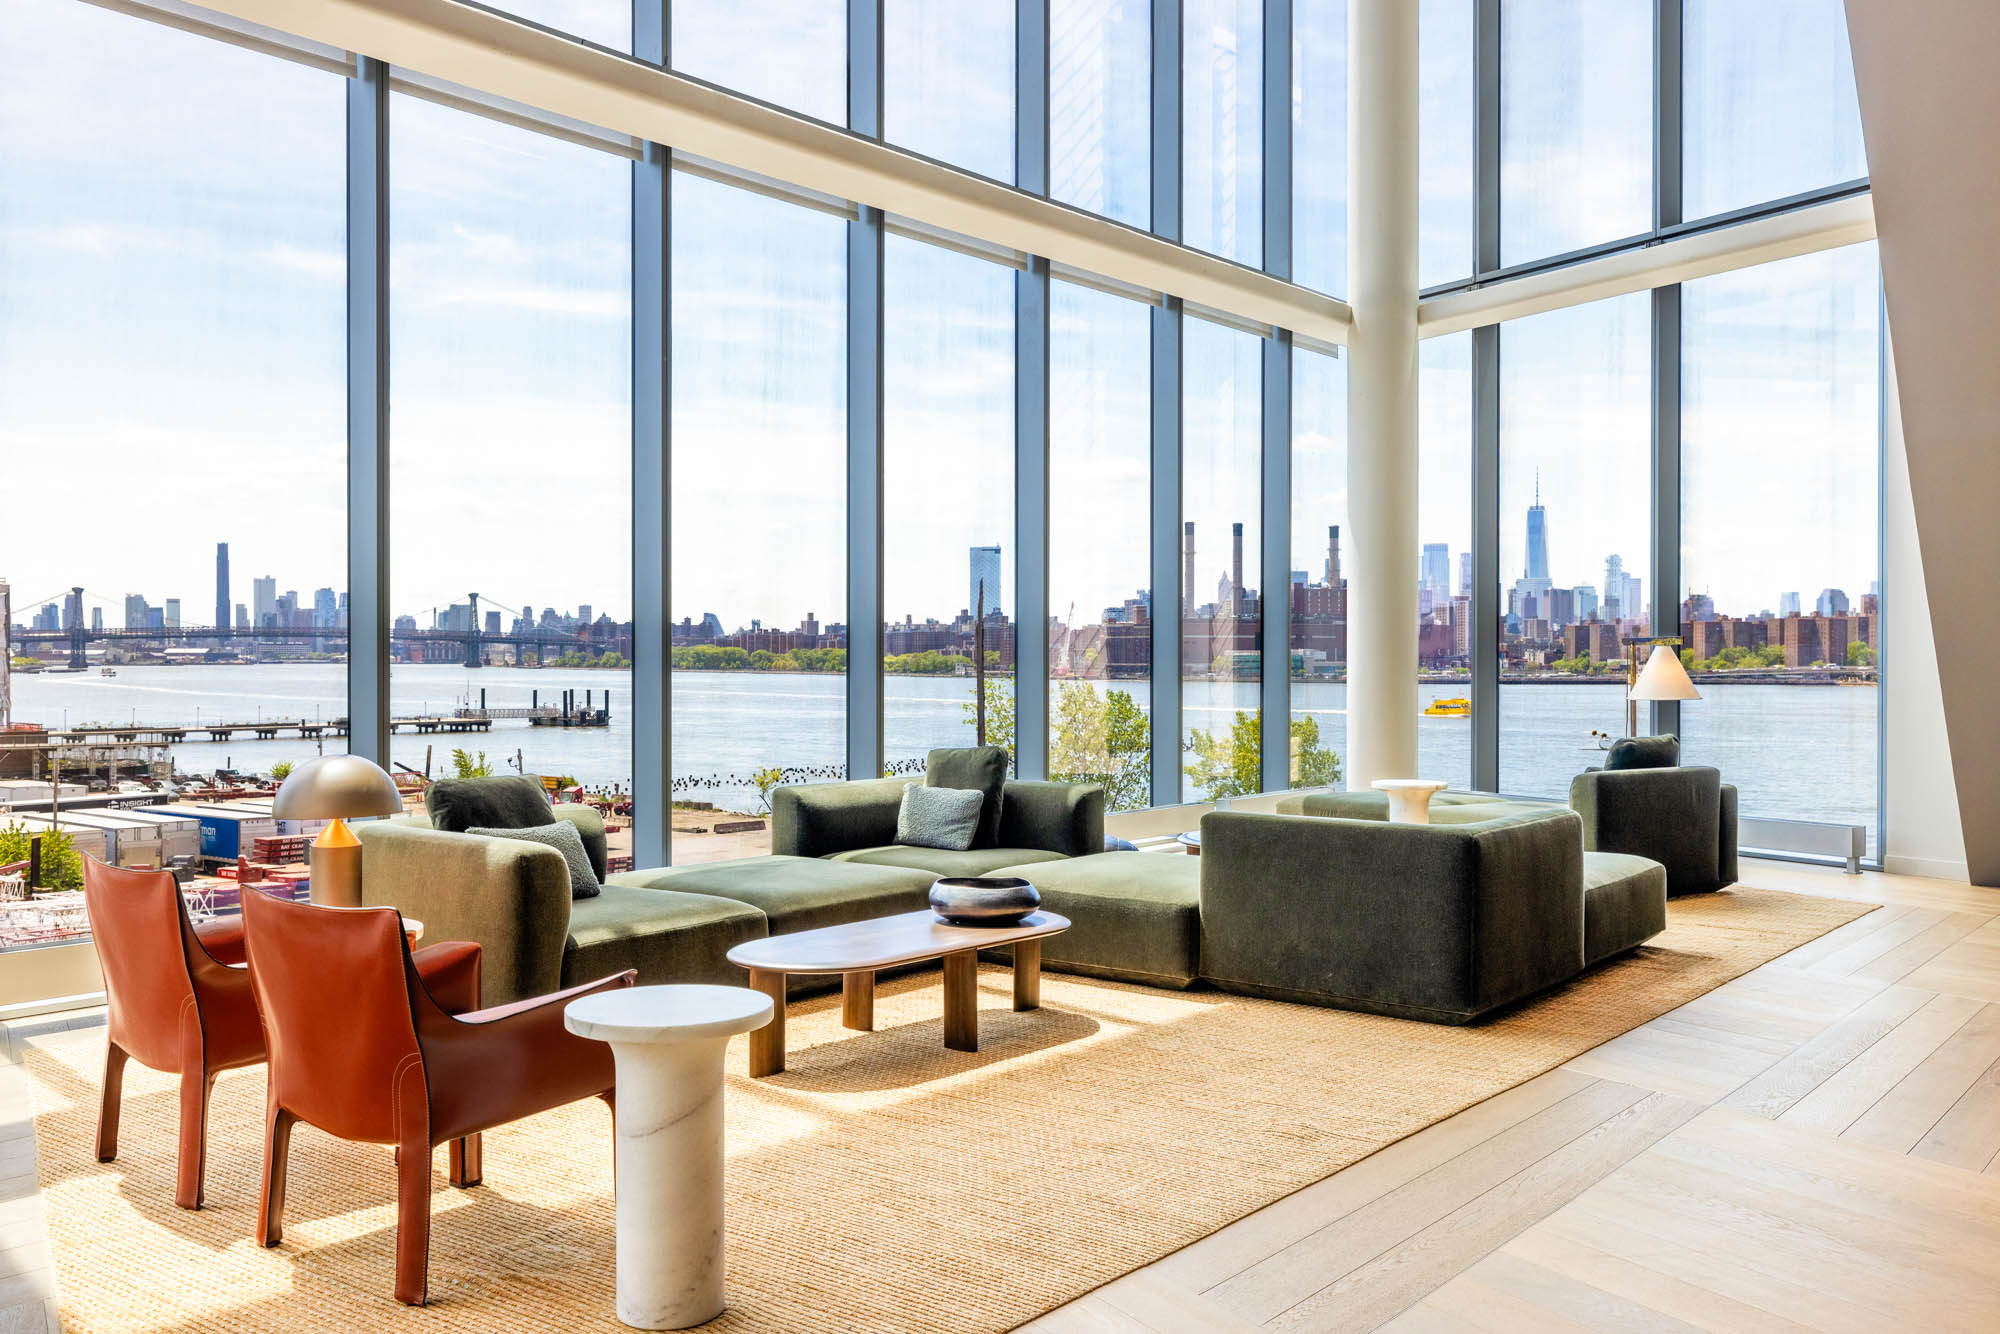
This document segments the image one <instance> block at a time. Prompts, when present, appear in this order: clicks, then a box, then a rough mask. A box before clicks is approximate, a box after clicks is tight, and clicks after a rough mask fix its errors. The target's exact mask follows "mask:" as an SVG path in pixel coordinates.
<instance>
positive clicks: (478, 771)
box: [451, 746, 493, 778]
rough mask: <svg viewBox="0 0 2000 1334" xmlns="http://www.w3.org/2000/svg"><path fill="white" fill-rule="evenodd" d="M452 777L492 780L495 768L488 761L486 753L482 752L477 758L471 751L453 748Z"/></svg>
mask: <svg viewBox="0 0 2000 1334" xmlns="http://www.w3.org/2000/svg"><path fill="white" fill-rule="evenodd" d="M451 776H452V777H453V778H491V777H492V776H493V766H492V765H491V764H489V763H487V761H486V752H485V751H483V750H482V751H480V752H479V754H478V756H477V757H476V758H475V757H474V756H473V754H472V752H471V751H467V750H461V749H459V748H458V747H456V746H454V747H452V752H451Z"/></svg>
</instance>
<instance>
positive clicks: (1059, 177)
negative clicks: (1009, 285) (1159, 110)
mask: <svg viewBox="0 0 2000 1334" xmlns="http://www.w3.org/2000/svg"><path fill="white" fill-rule="evenodd" d="M1152 129H1153V7H1152V5H1151V4H1150V3H1149V0H1049V198H1051V199H1057V200H1061V201H1062V202H1063V203H1065V204H1074V205H1076V206H1077V207H1078V208H1083V209H1089V210H1090V211H1091V212H1092V213H1099V214H1102V215H1103V216H1105V217H1107V218H1111V219H1114V220H1116V221H1118V222H1124V223H1130V224H1131V225H1132V226H1134V227H1144V226H1146V225H1148V223H1150V222H1151V220H1152V214H1153V201H1152V194H1151V191H1152V183H1153V158H1152Z"/></svg>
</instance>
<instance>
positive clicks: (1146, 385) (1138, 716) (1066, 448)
mask: <svg viewBox="0 0 2000 1334" xmlns="http://www.w3.org/2000/svg"><path fill="white" fill-rule="evenodd" d="M1151 323H1152V312H1151V310H1150V308H1149V307H1147V306H1143V305H1141V304H1139V303H1138V302H1136V301H1132V300H1129V299H1127V298H1125V297H1121V296H1113V295H1111V294H1109V293H1106V292H1100V291H1094V290H1092V289H1091V288H1087V287H1079V286H1076V285H1075V284H1073V283H1064V282H1056V283H1051V284H1050V287H1049V611H1050V614H1051V616H1053V617H1055V618H1057V623H1056V624H1055V625H1054V626H1052V627H1051V629H1050V632H1049V775H1050V776H1051V777H1052V778H1056V779H1063V780H1070V781H1077V782H1093V783H1102V784H1103V785H1104V804H1105V809H1106V810H1110V811H1123V810H1132V809H1135V808H1137V807H1141V806H1147V805H1150V804H1151V792H1152V788H1151V773H1152V771H1151V763H1150V751H1149V747H1150V745H1151V727H1150V709H1151V704H1152V689H1151V683H1152V670H1153V639H1152V634H1153V626H1152V610H1153V599H1152V593H1151V591H1150V585H1151V582H1152V579H1151V564H1150V561H1149V559H1148V543H1149V541H1150V533H1151V515H1152V506H1151V495H1152V488H1151V482H1152V440H1151V435H1150V432H1149V429H1148V408H1149V404H1150V402H1151V393H1150V386H1151V383H1152V358H1151V349H1152V340H1151Z"/></svg>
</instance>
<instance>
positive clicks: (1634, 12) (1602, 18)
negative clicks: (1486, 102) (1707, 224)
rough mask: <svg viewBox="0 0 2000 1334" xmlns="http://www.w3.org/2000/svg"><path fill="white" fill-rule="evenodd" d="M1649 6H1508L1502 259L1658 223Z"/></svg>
mask: <svg viewBox="0 0 2000 1334" xmlns="http://www.w3.org/2000/svg"><path fill="white" fill-rule="evenodd" d="M1652 208H1653V4H1652V0H1502V3H1501V6H1500V259H1501V263H1503V264H1520V263H1524V262H1526V261H1529V260H1536V259H1543V258H1546V257H1547V256H1550V255H1559V254H1563V253H1565V252H1567V251H1571V250H1579V249H1582V248H1583V247H1585V246H1591V245H1597V244H1600V243H1602V242H1605V241H1615V240H1618V239H1619V238H1621V237H1626V236H1634V235H1637V234H1638V233H1640V232H1644V231H1646V230H1647V229H1648V228H1650V227H1651V226H1652Z"/></svg>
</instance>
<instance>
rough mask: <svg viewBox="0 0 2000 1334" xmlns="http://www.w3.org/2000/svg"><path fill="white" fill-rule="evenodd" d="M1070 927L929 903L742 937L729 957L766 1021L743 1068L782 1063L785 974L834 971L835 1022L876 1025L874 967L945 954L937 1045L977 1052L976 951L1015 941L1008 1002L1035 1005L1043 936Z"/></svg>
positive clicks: (1035, 916) (1055, 918) (776, 1068)
mask: <svg viewBox="0 0 2000 1334" xmlns="http://www.w3.org/2000/svg"><path fill="white" fill-rule="evenodd" d="M1067 930H1069V918H1067V917H1063V916H1061V915H1059V914H1057V913H1052V912H1034V913H1029V914H1028V916H1026V917H1025V918H1023V919H1022V920H1021V921H1020V922H1019V923H1018V924H1016V925H1014V926H950V925H947V924H946V923H944V922H940V921H939V920H938V919H937V918H936V917H935V916H934V915H933V914H932V913H931V912H930V910H929V909H924V910H922V911H919V912H909V913H899V914H897V915H896V916H894V917H877V918H874V919H872V920H870V921H866V922H849V923H847V924H845V925H842V926H823V927H820V928H819V929H818V930H816V931H800V932H797V933H796V934H793V935H789V936H769V937H767V938H765V939H763V940H748V941H745V942H744V943H743V944H741V945H738V946H737V947H736V948H735V949H733V950H731V951H729V961H730V962H731V963H734V964H739V965H741V966H742V967H744V968H747V969H749V970H750V985H751V987H752V988H754V989H755V990H758V991H761V992H763V993H764V994H765V995H766V996H769V997H770V998H771V1010H772V1014H771V1022H770V1023H768V1024H766V1025H765V1026H764V1027H762V1028H760V1029H757V1030H756V1031H755V1032H753V1033H751V1035H750V1073H751V1075H752V1076H754V1077H757V1078H762V1077H763V1076H765V1075H775V1074H779V1073H781V1072H782V1071H783V1070H784V1068H785V978H786V976H787V975H789V974H791V973H839V974H840V976H841V1022H842V1023H843V1024H844V1025H846V1026H847V1027H848V1028H852V1029H857V1030H859V1031H860V1032H863V1033H868V1032H872V1031H873V1030H874V1028H875V970H876V969H878V968H895V967H898V966H900V965H902V964H907V963H921V962H922V961H923V960H925V959H943V960H944V1045H945V1046H947V1047H950V1048H951V1049H952V1050H953V1051H978V1050H979V951H981V950H984V949H992V948H993V947H995V946H997V945H1012V946H1013V947H1014V1008H1015V1009H1016V1010H1033V1009H1037V1008H1039V1007H1040V1005H1041V1003H1042V938H1043V937H1044V936H1053V935H1055V934H1057V933H1058V932H1061V931H1067Z"/></svg>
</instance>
